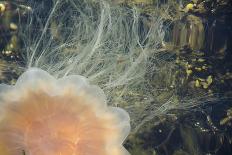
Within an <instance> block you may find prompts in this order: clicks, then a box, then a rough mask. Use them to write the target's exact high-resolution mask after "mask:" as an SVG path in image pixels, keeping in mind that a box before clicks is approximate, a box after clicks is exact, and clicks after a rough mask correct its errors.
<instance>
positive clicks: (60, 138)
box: [0, 68, 130, 155]
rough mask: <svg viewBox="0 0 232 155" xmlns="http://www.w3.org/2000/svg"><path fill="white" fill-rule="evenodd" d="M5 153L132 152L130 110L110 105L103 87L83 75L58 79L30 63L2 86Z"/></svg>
mask: <svg viewBox="0 0 232 155" xmlns="http://www.w3.org/2000/svg"><path fill="white" fill-rule="evenodd" d="M0 102H1V103H0V105H1V106H0V112H1V115H0V152H2V153H4V154H5V155H15V154H18V155H20V154H26V155H58V154H59V155H81V154H85V155H93V154H95V155H109V154H111V155H128V154H129V153H128V152H127V151H126V150H125V148H124V147H123V146H122V143H123V141H124V140H125V138H126V136H127V135H128V134H129V132H130V123H129V122H130V118H129V115H128V113H127V112H126V111H124V110H123V109H121V108H118V107H109V106H107V104H106V96H105V95H104V92H103V91H102V89H100V88H99V87H98V86H95V85H91V84H89V83H88V80H87V79H86V78H85V77H83V76H79V75H72V76H65V77H63V78H59V79H56V78H54V77H53V76H51V75H50V74H49V73H47V72H46V71H44V70H41V69H38V68H30V69H28V70H27V71H26V72H25V73H23V74H22V75H21V76H20V77H19V79H18V80H17V82H16V84H15V85H14V86H9V85H5V84H1V85H0Z"/></svg>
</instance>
